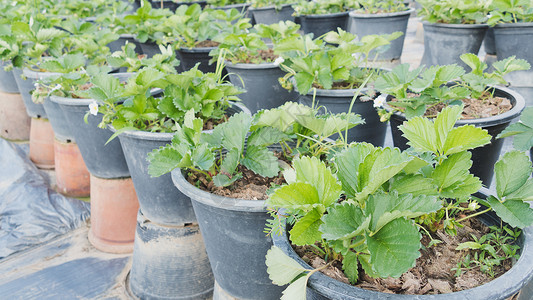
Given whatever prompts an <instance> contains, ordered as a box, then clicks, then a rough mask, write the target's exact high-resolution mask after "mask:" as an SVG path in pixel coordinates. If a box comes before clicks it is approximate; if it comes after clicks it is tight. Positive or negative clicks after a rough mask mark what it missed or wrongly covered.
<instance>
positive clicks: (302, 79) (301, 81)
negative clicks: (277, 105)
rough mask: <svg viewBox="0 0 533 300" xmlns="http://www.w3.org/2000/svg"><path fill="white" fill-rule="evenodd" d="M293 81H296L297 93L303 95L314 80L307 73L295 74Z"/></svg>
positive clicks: (309, 88)
mask: <svg viewBox="0 0 533 300" xmlns="http://www.w3.org/2000/svg"><path fill="white" fill-rule="evenodd" d="M294 80H295V81H296V88H297V89H298V93H300V94H302V95H305V94H307V93H308V92H309V91H310V90H311V87H312V86H313V81H314V80H315V77H314V76H313V75H311V74H308V73H303V72H302V73H296V74H295V75H294Z"/></svg>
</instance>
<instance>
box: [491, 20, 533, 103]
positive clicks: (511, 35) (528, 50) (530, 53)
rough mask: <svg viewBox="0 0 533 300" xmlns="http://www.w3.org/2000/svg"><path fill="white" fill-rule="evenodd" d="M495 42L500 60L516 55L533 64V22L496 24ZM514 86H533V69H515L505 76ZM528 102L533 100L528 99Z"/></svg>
mask: <svg viewBox="0 0 533 300" xmlns="http://www.w3.org/2000/svg"><path fill="white" fill-rule="evenodd" d="M494 42H495V46H496V55H497V57H498V60H502V59H505V58H507V57H509V56H513V55H514V56H516V58H522V59H525V60H527V61H528V62H529V63H530V64H533V50H532V49H533V22H530V23H507V24H497V25H496V26H494ZM505 79H507V81H509V82H510V83H511V86H513V87H533V71H532V70H527V71H515V72H512V73H510V74H507V75H506V76H505ZM527 100H528V104H530V102H531V101H532V100H530V99H527Z"/></svg>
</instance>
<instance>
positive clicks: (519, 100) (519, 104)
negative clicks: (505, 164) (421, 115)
mask: <svg viewBox="0 0 533 300" xmlns="http://www.w3.org/2000/svg"><path fill="white" fill-rule="evenodd" d="M491 87H492V88H494V89H497V90H500V91H502V92H504V93H506V94H508V95H509V96H510V97H511V99H510V100H511V101H512V99H514V100H515V103H514V106H513V108H511V110H509V111H506V112H504V113H503V114H499V115H496V116H492V117H488V118H479V119H459V120H458V121H457V122H456V123H455V126H461V125H467V124H468V125H474V126H477V127H484V126H494V125H498V124H502V123H505V122H508V121H511V120H513V119H514V118H516V117H518V116H519V115H520V113H521V112H522V110H524V108H525V106H526V101H525V100H524V97H522V95H520V94H519V93H517V92H515V91H513V90H511V89H509V88H506V87H503V86H491ZM383 95H384V96H386V97H390V95H387V94H383ZM384 108H385V109H387V110H389V108H390V106H389V105H388V104H387V102H385V105H384ZM394 115H396V116H397V117H400V118H404V119H405V115H404V114H403V113H401V112H399V111H395V112H394Z"/></svg>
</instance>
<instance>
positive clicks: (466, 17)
mask: <svg viewBox="0 0 533 300" xmlns="http://www.w3.org/2000/svg"><path fill="white" fill-rule="evenodd" d="M419 3H420V4H421V5H422V8H421V9H420V10H419V11H418V13H419V14H420V16H422V18H423V19H424V20H426V21H428V22H431V23H446V24H481V23H486V22H487V19H488V17H487V15H488V12H489V10H490V5H491V3H492V1H491V0H482V1H478V0H467V1H460V0H444V1H435V0H421V1H419Z"/></svg>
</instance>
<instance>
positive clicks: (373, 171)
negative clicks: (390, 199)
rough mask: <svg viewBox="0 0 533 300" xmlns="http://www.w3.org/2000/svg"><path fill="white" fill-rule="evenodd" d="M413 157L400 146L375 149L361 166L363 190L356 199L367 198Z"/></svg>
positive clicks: (360, 175)
mask: <svg viewBox="0 0 533 300" xmlns="http://www.w3.org/2000/svg"><path fill="white" fill-rule="evenodd" d="M412 159H413V158H412V156H409V155H408V154H406V153H403V152H401V151H400V150H399V149H398V148H394V149H391V148H376V149H374V151H372V152H371V153H370V154H369V155H368V156H367V157H365V160H364V161H363V163H362V164H361V165H360V166H359V185H360V186H361V187H362V190H361V192H360V193H359V194H357V195H356V199H358V200H361V199H365V198H366V197H367V196H368V195H371V194H372V193H374V192H375V191H376V190H377V189H378V188H379V187H380V186H381V185H382V184H383V183H385V182H386V181H388V180H389V179H391V178H392V177H393V176H394V175H396V174H398V173H399V172H401V171H402V169H403V168H404V167H405V166H407V164H408V163H409V162H410V161H411V160H412Z"/></svg>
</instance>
